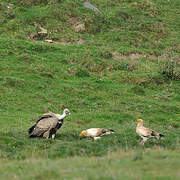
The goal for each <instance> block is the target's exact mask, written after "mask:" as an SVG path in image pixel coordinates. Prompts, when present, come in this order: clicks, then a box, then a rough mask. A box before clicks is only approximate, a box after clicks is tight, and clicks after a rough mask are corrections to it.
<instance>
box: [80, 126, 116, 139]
mask: <svg viewBox="0 0 180 180" xmlns="http://www.w3.org/2000/svg"><path fill="white" fill-rule="evenodd" d="M114 132H115V131H114V130H112V129H103V128H90V129H87V130H83V131H82V132H81V133H80V135H79V136H81V137H83V136H85V137H91V138H93V139H94V140H96V139H100V138H101V136H104V135H108V134H113V133H114Z"/></svg>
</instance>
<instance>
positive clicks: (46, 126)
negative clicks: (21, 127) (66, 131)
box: [28, 109, 70, 139]
mask: <svg viewBox="0 0 180 180" xmlns="http://www.w3.org/2000/svg"><path fill="white" fill-rule="evenodd" d="M68 114H70V111H69V110H68V109H65V110H64V111H63V114H62V115H60V114H55V113H52V112H49V113H46V114H43V115H42V116H41V117H40V118H39V119H38V120H37V121H36V123H35V124H34V125H33V126H32V127H31V128H29V130H28V133H29V137H30V138H34V137H43V138H46V139H48V138H52V139H54V138H55V135H56V131H57V130H58V129H59V128H61V126H62V125H63V121H64V118H65V117H66V115H68Z"/></svg>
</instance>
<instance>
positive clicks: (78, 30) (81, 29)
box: [74, 24, 86, 32]
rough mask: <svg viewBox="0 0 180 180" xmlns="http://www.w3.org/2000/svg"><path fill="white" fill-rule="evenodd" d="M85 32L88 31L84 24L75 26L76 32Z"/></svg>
mask: <svg viewBox="0 0 180 180" xmlns="http://www.w3.org/2000/svg"><path fill="white" fill-rule="evenodd" d="M85 30H86V28H85V25H84V24H78V25H76V26H74V31H75V32H83V31H85Z"/></svg>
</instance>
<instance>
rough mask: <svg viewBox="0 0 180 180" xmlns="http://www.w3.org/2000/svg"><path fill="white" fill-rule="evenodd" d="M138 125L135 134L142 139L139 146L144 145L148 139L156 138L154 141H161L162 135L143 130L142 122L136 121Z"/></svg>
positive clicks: (146, 129) (140, 120)
mask: <svg viewBox="0 0 180 180" xmlns="http://www.w3.org/2000/svg"><path fill="white" fill-rule="evenodd" d="M137 122H138V124H137V127H136V133H137V134H138V135H139V136H140V137H141V138H142V141H141V143H140V144H142V145H144V143H145V142H146V141H147V140H148V139H149V138H156V139H161V138H162V137H164V135H162V134H160V133H157V132H155V131H153V130H151V129H148V128H145V127H144V126H143V120H142V119H138V120H137Z"/></svg>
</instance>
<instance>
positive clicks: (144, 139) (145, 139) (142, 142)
mask: <svg viewBox="0 0 180 180" xmlns="http://www.w3.org/2000/svg"><path fill="white" fill-rule="evenodd" d="M142 138H143V140H142V141H141V143H140V145H143V146H144V143H145V142H146V141H147V140H148V138H145V137H142Z"/></svg>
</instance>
